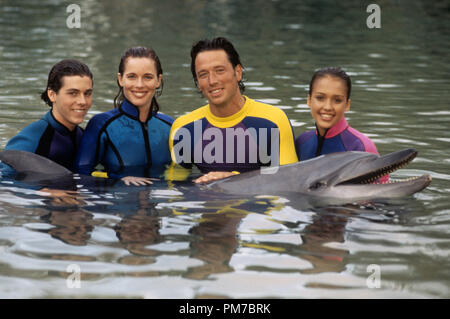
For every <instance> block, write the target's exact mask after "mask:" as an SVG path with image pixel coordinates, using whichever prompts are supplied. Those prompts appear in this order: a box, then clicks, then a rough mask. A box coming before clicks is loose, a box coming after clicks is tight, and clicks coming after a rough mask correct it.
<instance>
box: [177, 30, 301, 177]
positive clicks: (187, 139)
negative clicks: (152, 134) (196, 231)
mask: <svg viewBox="0 0 450 319" xmlns="http://www.w3.org/2000/svg"><path fill="white" fill-rule="evenodd" d="M191 72H192V75H193V77H194V82H195V84H196V86H197V88H198V90H199V91H200V92H201V94H202V95H203V96H204V97H205V98H206V99H207V100H208V102H209V103H208V104H207V105H205V106H203V107H200V108H198V109H196V110H194V111H193V112H191V113H189V114H187V115H184V116H181V117H180V118H178V119H177V120H176V121H175V122H174V123H173V125H172V129H171V135H170V136H171V138H170V140H169V147H170V150H171V154H172V159H173V161H174V162H176V163H178V164H181V165H182V166H185V167H189V166H192V164H195V165H196V166H197V167H198V168H199V169H200V171H201V172H202V173H204V174H205V175H203V176H201V177H200V178H198V179H196V180H195V181H194V182H196V183H206V182H209V181H213V180H218V179H222V178H225V177H228V176H231V175H232V174H236V173H241V172H246V171H250V170H255V169H259V168H261V167H264V166H278V165H284V164H290V163H294V162H297V161H298V159H297V154H296V152H295V146H294V134H293V129H292V126H291V124H290V122H289V119H288V118H287V116H286V114H285V113H284V112H283V111H282V110H281V109H279V108H277V107H275V106H271V105H267V104H264V103H261V102H257V101H255V100H252V99H250V98H249V97H247V96H245V95H243V92H244V89H245V86H244V83H243V81H242V80H243V66H242V63H241V61H240V58H239V54H238V53H237V52H236V50H235V48H234V47H233V45H232V44H231V42H229V41H228V40H227V39H225V38H221V37H219V38H214V39H212V40H203V41H199V42H197V43H196V44H195V45H194V46H193V47H192V50H191Z"/></svg>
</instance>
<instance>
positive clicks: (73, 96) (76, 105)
mask: <svg viewBox="0 0 450 319" xmlns="http://www.w3.org/2000/svg"><path fill="white" fill-rule="evenodd" d="M61 82H62V86H61V88H60V89H59V91H58V92H55V91H53V90H51V89H48V91H47V94H48V97H49V99H50V101H51V102H52V104H53V105H52V114H53V116H54V117H55V119H56V120H57V121H58V122H60V123H61V124H62V125H64V126H65V127H67V128H68V129H69V130H71V131H72V130H73V129H74V128H75V127H76V126H77V125H79V124H81V123H82V122H83V120H84V116H85V115H86V114H87V112H88V110H89V108H90V107H91V105H92V80H91V78H90V77H88V76H78V75H75V76H63V77H62V78H61Z"/></svg>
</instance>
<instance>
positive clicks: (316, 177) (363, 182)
mask: <svg viewBox="0 0 450 319" xmlns="http://www.w3.org/2000/svg"><path fill="white" fill-rule="evenodd" d="M416 155H417V151H416V150H415V149H405V150H402V151H397V152H394V153H390V154H387V155H384V156H378V155H376V154H372V153H367V152H340V153H332V154H327V155H322V156H319V157H316V158H313V159H310V160H306V161H302V162H297V163H293V164H288V165H283V166H279V167H276V168H267V169H266V171H264V169H262V170H255V171H251V172H248V173H244V174H239V175H234V176H231V177H229V178H226V179H223V180H219V181H215V182H213V183H211V184H209V185H208V188H209V189H211V190H215V191H221V192H225V193H231V194H237V193H239V194H242V195H290V196H289V197H291V198H292V195H293V194H296V196H298V195H306V196H310V197H311V196H312V197H321V198H335V199H340V200H342V201H354V200H362V199H377V198H378V199H383V198H399V197H404V196H408V195H411V194H414V193H416V192H419V191H421V190H423V189H424V188H425V187H427V186H428V185H429V184H430V183H431V176H429V175H422V176H420V177H413V178H409V179H405V180H400V181H390V182H388V183H384V184H377V183H375V182H376V181H377V180H378V179H379V178H380V177H382V176H385V175H387V174H390V173H392V172H394V171H395V170H397V169H399V168H402V167H405V166H406V165H408V164H409V163H410V162H411V161H412V160H413V159H414V158H415V157H416ZM270 170H272V172H273V174H271V171H270Z"/></svg>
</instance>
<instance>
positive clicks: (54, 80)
mask: <svg viewBox="0 0 450 319" xmlns="http://www.w3.org/2000/svg"><path fill="white" fill-rule="evenodd" d="M76 75H78V76H88V77H89V78H90V79H91V80H92V85H93V84H94V77H93V76H92V73H91V71H90V70H89V68H88V66H87V65H86V64H84V63H83V62H80V61H78V60H72V59H66V60H62V61H59V62H58V63H56V64H55V65H54V66H53V67H52V69H51V70H50V73H49V74H48V80H47V87H46V89H45V90H44V91H43V92H42V93H41V99H42V100H43V101H44V102H45V103H47V104H48V105H49V106H50V107H52V106H53V102H52V101H50V98H49V97H48V93H47V91H48V90H49V89H50V90H52V91H54V92H56V93H58V91H59V90H60V89H61V87H62V86H63V80H62V78H63V77H64V76H76Z"/></svg>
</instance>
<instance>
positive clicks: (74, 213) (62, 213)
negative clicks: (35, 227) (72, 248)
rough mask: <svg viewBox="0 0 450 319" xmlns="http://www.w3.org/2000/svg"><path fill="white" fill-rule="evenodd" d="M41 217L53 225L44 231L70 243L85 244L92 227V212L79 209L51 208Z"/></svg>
mask: <svg viewBox="0 0 450 319" xmlns="http://www.w3.org/2000/svg"><path fill="white" fill-rule="evenodd" d="M41 219H42V220H43V221H46V222H47V223H49V224H50V225H53V226H55V228H51V229H48V230H45V232H47V233H48V234H50V235H51V236H52V237H54V238H57V239H59V240H61V241H63V242H65V243H67V244H70V245H77V246H84V245H86V244H87V241H88V240H89V238H90V235H89V233H90V232H91V231H92V230H93V229H94V226H93V225H92V214H91V213H89V212H87V211H84V210H81V209H71V208H69V209H64V210H51V211H50V212H49V213H48V214H47V215H44V216H42V217H41Z"/></svg>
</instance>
